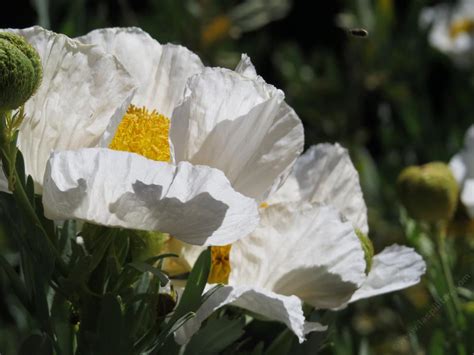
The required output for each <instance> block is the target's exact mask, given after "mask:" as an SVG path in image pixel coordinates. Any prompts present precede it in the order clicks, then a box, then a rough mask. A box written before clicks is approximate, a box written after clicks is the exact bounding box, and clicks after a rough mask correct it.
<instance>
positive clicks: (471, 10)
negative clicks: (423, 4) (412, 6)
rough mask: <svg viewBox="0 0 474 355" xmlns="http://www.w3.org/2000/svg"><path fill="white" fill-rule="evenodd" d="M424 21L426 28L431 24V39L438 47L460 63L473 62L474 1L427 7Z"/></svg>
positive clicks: (422, 17) (429, 35)
mask: <svg viewBox="0 0 474 355" xmlns="http://www.w3.org/2000/svg"><path fill="white" fill-rule="evenodd" d="M420 24H421V26H422V27H425V28H426V27H429V34H428V40H429V42H430V44H431V45H432V46H433V47H434V48H436V49H438V50H439V51H441V52H443V53H445V54H446V55H449V56H450V57H451V58H452V59H453V60H454V62H455V63H456V64H458V65H460V66H467V65H470V64H472V62H473V59H474V3H473V2H472V1H471V0H461V1H458V2H456V3H455V4H446V3H441V4H438V5H435V6H433V7H427V8H424V9H423V10H422V11H421V15H420Z"/></svg>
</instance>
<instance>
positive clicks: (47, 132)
mask: <svg viewBox="0 0 474 355" xmlns="http://www.w3.org/2000/svg"><path fill="white" fill-rule="evenodd" d="M15 32H16V33H18V34H20V35H22V36H24V37H25V38H26V39H27V41H28V42H29V43H31V45H32V46H33V47H34V48H35V49H36V50H37V51H38V53H39V56H40V57H41V62H42V64H43V80H42V83H41V86H40V87H39V89H38V91H37V92H36V94H35V95H34V96H33V97H32V98H31V99H30V100H29V101H28V102H27V103H26V105H25V112H26V119H25V121H24V122H23V124H22V125H21V128H20V133H19V136H18V146H19V148H20V149H21V151H22V153H23V156H24V159H25V168H26V173H27V174H30V175H31V176H32V177H33V180H34V181H35V183H36V187H37V190H38V192H40V190H41V186H42V184H43V175H44V170H45V167H46V161H47V160H48V158H49V155H50V153H51V151H57V150H67V149H77V148H81V147H93V146H96V145H97V144H98V142H99V140H100V138H101V136H102V135H103V134H104V132H105V129H106V127H107V125H108V124H109V123H110V121H111V120H112V119H113V118H117V117H122V116H123V114H124V113H125V110H126V108H127V106H128V104H129V102H130V100H131V97H132V95H133V93H134V91H135V82H134V80H133V79H132V77H131V76H130V75H129V74H128V72H127V71H126V70H125V68H124V67H123V66H122V65H121V64H120V63H119V62H118V61H117V59H116V58H115V57H113V56H112V55H110V54H107V53H105V52H104V51H103V50H102V49H101V48H93V47H91V46H89V45H85V44H82V43H80V42H78V41H75V40H72V39H70V38H68V37H66V36H64V35H61V34H56V33H53V32H51V31H47V30H45V29H42V28H41V27H37V26H36V27H31V28H27V29H24V30H15Z"/></svg>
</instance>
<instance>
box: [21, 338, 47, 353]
mask: <svg viewBox="0 0 474 355" xmlns="http://www.w3.org/2000/svg"><path fill="white" fill-rule="evenodd" d="M18 354H19V355H31V354H35V355H51V354H53V344H52V343H51V340H50V339H49V337H48V336H47V335H46V334H43V335H39V334H33V335H30V336H29V337H28V338H26V340H25V341H24V342H23V343H22V344H21V347H20V351H19V352H18Z"/></svg>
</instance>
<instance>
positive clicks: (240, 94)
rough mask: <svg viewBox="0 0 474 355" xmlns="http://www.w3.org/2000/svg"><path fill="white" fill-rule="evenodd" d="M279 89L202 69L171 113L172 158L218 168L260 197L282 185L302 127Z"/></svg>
mask: <svg viewBox="0 0 474 355" xmlns="http://www.w3.org/2000/svg"><path fill="white" fill-rule="evenodd" d="M283 99H284V95H283V92H281V91H280V90H277V89H276V88H275V87H273V86H271V85H268V84H265V83H264V81H263V79H261V78H260V79H255V78H249V77H247V76H244V75H241V74H238V73H236V72H233V71H231V70H226V69H216V68H214V69H210V68H208V69H206V70H204V71H203V72H202V73H201V74H198V75H196V76H194V77H192V78H191V79H190V80H189V81H188V84H187V92H186V95H185V99H184V101H183V102H182V104H181V105H180V106H178V107H177V108H176V109H175V111H174V112H173V117H172V120H171V129H170V139H171V142H172V144H173V147H174V153H175V159H176V161H183V160H184V161H190V162H192V163H193V164H202V165H209V166H212V167H216V168H218V169H220V170H222V171H223V172H224V173H225V174H226V176H227V177H228V179H229V180H230V182H231V183H232V186H233V187H234V188H235V189H236V190H237V191H239V192H241V193H243V194H244V195H246V196H250V197H253V198H256V199H259V200H262V199H265V198H266V196H267V195H268V194H269V193H270V192H271V191H273V190H275V189H276V188H277V187H279V186H280V185H281V182H282V180H283V179H284V178H285V177H286V176H287V175H288V173H289V171H290V169H291V166H292V165H293V163H294V161H295V160H296V158H297V157H298V155H299V154H300V153H301V151H302V149H303V141H304V136H303V126H302V124H301V121H300V120H299V118H298V116H297V115H296V114H295V112H294V111H293V109H291V108H290V107H289V106H288V105H287V104H286V103H285V102H284V101H283Z"/></svg>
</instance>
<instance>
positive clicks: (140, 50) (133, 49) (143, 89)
mask: <svg viewBox="0 0 474 355" xmlns="http://www.w3.org/2000/svg"><path fill="white" fill-rule="evenodd" d="M78 40H80V41H82V42H85V43H90V44H96V45H99V46H101V47H103V48H104V49H105V50H106V51H107V52H108V53H111V54H113V55H115V56H116V57H117V58H118V59H119V60H120V62H121V63H123V65H124V66H125V68H126V69H127V70H128V71H129V72H130V74H131V75H132V76H133V77H134V79H135V80H136V81H137V84H138V89H137V93H136V94H135V96H134V97H133V101H132V103H133V104H134V105H136V106H145V107H146V108H148V109H149V110H153V109H156V110H157V111H158V112H159V113H161V114H163V115H165V116H166V117H171V114H172V112H173V109H174V108H175V106H176V105H177V104H178V103H179V102H180V101H181V100H182V98H183V94H184V88H185V85H186V81H187V80H188V78H189V77H191V76H193V75H194V74H197V73H199V72H201V71H202V70H203V68H204V65H203V64H202V62H201V59H199V57H198V56H197V55H196V54H194V53H193V52H191V51H190V50H188V49H187V48H185V47H183V46H179V45H175V44H165V45H162V44H160V43H159V42H158V41H156V40H154V39H153V38H151V37H150V35H149V34H148V33H146V32H144V31H143V30H141V29H139V28H136V27H128V28H104V29H98V30H94V31H92V32H90V33H88V34H87V35H85V36H82V37H79V38H78ZM120 119H121V117H119V118H118V119H117V120H114V121H113V122H112V123H111V125H110V126H109V127H108V128H107V132H106V134H105V136H104V139H103V141H102V142H101V146H104V147H107V146H108V144H109V143H110V140H111V139H112V138H113V136H114V134H115V131H116V129H117V127H118V125H119V123H120Z"/></svg>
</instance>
